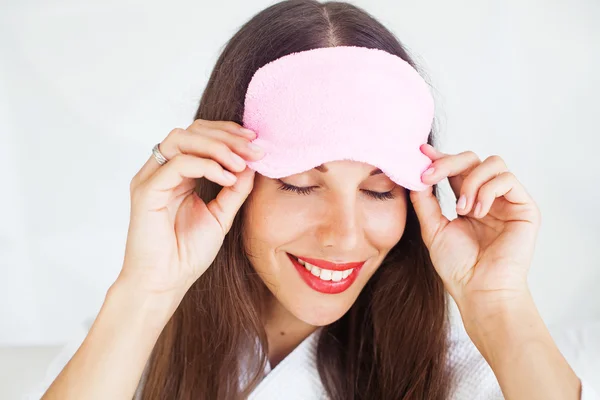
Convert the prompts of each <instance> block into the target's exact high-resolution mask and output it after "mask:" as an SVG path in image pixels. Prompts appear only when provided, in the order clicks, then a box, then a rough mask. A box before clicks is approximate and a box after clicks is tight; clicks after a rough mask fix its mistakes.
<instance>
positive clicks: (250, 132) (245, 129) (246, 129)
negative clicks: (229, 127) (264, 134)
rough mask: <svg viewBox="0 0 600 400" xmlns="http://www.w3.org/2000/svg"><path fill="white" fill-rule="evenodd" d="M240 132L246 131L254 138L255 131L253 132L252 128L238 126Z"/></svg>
mask: <svg viewBox="0 0 600 400" xmlns="http://www.w3.org/2000/svg"><path fill="white" fill-rule="evenodd" d="M240 132H242V133H246V134H248V135H252V136H253V138H256V132H254V131H253V130H250V129H248V128H240Z"/></svg>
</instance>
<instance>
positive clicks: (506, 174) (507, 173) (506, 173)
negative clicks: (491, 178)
mask: <svg viewBox="0 0 600 400" xmlns="http://www.w3.org/2000/svg"><path fill="white" fill-rule="evenodd" d="M498 177H499V178H502V179H509V180H516V179H517V177H516V176H515V174H513V173H512V172H510V171H503V172H501V173H500V174H498Z"/></svg>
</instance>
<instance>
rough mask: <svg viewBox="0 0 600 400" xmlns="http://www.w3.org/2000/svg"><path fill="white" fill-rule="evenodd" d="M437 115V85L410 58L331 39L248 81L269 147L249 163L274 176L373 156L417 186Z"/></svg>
mask: <svg viewBox="0 0 600 400" xmlns="http://www.w3.org/2000/svg"><path fill="white" fill-rule="evenodd" d="M433 116H434V103H433V98H432V95H431V93H430V91H429V86H428V85H427V83H426V82H425V81H424V80H423V79H422V78H421V76H420V75H419V74H418V72H417V71H416V70H415V69H414V68H413V67H412V66H411V65H410V64H408V63H407V62H406V61H404V60H403V59H401V58H400V57H397V56H395V55H392V54H390V53H388V52H385V51H383V50H379V49H370V48H366V47H356V46H338V47H326V48H318V49H312V50H306V51H301V52H297V53H292V54H288V55H286V56H283V57H281V58H278V59H276V60H274V61H272V62H269V63H268V64H266V65H264V66H262V67H261V68H259V69H258V70H257V71H256V72H255V74H254V76H253V77H252V80H251V81H250V83H249V85H248V89H247V92H246V98H245V103H244V116H243V125H244V127H246V128H248V129H251V130H253V131H254V132H256V134H257V138H256V139H255V140H254V141H253V142H254V143H255V144H257V145H258V146H260V147H262V148H263V149H264V151H265V156H264V157H263V158H262V159H260V160H258V161H249V162H247V165H248V167H249V168H251V169H253V170H255V171H256V172H258V173H260V174H262V175H264V176H267V177H269V178H283V177H286V176H289V175H294V174H297V173H301V172H304V171H308V170H310V169H312V168H314V167H316V166H319V165H321V164H323V163H325V162H329V161H336V160H354V161H360V162H364V163H367V164H371V165H373V166H375V167H377V168H379V169H381V170H382V171H383V173H384V174H386V175H387V176H388V177H389V178H390V179H391V180H393V181H394V182H395V183H397V184H398V185H400V186H403V187H405V188H407V189H410V190H415V191H421V190H424V189H426V188H428V187H429V186H431V185H428V184H424V183H423V182H421V174H422V173H423V172H424V171H425V170H426V169H427V168H428V167H429V166H430V165H431V163H432V162H431V160H430V159H429V158H428V157H427V156H425V155H424V154H423V153H421V151H420V150H419V147H420V146H421V145H422V144H424V143H427V137H428V135H429V132H430V131H431V126H432V123H433Z"/></svg>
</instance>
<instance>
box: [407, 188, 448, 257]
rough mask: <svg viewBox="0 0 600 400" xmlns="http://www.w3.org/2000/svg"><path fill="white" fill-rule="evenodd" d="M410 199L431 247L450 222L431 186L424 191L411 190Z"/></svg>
mask: <svg viewBox="0 0 600 400" xmlns="http://www.w3.org/2000/svg"><path fill="white" fill-rule="evenodd" d="M410 199H411V201H412V203H413V206H414V209H415V213H416V214H417V217H418V218H419V223H420V225H421V235H422V237H423V241H424V242H425V244H426V245H427V247H428V248H430V246H431V243H433V240H434V239H435V236H436V234H437V233H438V232H440V231H441V230H443V229H444V227H445V226H446V225H447V224H448V223H449V222H450V221H449V220H448V219H447V218H446V217H445V216H444V215H443V214H442V209H441V207H440V203H439V202H438V199H437V198H436V197H435V196H434V194H433V187H432V186H430V187H428V188H427V189H425V190H423V191H412V190H411V191H410Z"/></svg>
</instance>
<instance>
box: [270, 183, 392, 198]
mask: <svg viewBox="0 0 600 400" xmlns="http://www.w3.org/2000/svg"><path fill="white" fill-rule="evenodd" d="M279 183H281V185H280V186H279V189H280V190H285V191H288V192H295V193H298V194H304V195H306V194H310V193H311V192H312V191H313V190H314V186H308V187H298V186H294V185H290V184H287V183H285V182H283V181H279ZM364 192H365V193H367V195H368V196H371V197H372V198H374V199H376V200H390V199H393V198H394V194H393V193H392V191H391V190H390V191H389V192H374V191H372V190H364Z"/></svg>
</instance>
